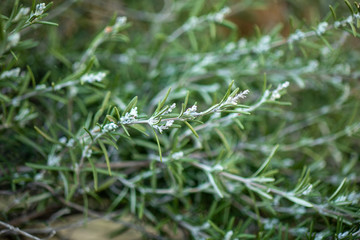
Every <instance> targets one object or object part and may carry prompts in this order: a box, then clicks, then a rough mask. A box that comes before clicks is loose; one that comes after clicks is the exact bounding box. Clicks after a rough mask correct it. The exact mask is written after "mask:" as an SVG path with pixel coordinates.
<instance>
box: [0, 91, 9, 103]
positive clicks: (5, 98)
mask: <svg viewBox="0 0 360 240" xmlns="http://www.w3.org/2000/svg"><path fill="white" fill-rule="evenodd" d="M0 101H2V102H10V98H9V97H7V96H5V95H4V94H1V93H0Z"/></svg>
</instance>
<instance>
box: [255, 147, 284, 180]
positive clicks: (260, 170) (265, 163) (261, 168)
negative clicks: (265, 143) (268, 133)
mask: <svg viewBox="0 0 360 240" xmlns="http://www.w3.org/2000/svg"><path fill="white" fill-rule="evenodd" d="M278 148H279V144H277V145H276V146H275V147H274V148H273V149H272V150H271V153H270V155H269V156H268V157H267V159H266V160H265V162H264V163H263V164H262V165H261V166H260V167H259V168H258V170H257V171H256V172H255V173H254V174H253V175H252V177H256V176H258V175H260V174H261V173H262V172H264V171H265V170H266V168H267V167H268V166H269V164H270V161H271V159H272V157H273V156H274V154H275V152H276V150H277V149H278Z"/></svg>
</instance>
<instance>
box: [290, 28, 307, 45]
mask: <svg viewBox="0 0 360 240" xmlns="http://www.w3.org/2000/svg"><path fill="white" fill-rule="evenodd" d="M304 38H305V33H303V32H302V31H300V30H299V29H297V30H296V31H295V33H293V34H291V35H290V36H289V39H288V41H289V43H293V42H295V41H299V40H301V39H304Z"/></svg>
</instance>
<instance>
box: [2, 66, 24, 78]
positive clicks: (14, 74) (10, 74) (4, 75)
mask: <svg viewBox="0 0 360 240" xmlns="http://www.w3.org/2000/svg"><path fill="white" fill-rule="evenodd" d="M19 75H20V68H14V69H11V70H9V71H5V72H3V73H2V74H1V75H0V79H3V78H12V77H18V76H19Z"/></svg>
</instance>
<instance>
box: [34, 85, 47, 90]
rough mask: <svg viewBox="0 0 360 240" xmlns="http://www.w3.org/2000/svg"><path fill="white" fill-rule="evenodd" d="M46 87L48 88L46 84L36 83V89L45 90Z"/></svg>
mask: <svg viewBox="0 0 360 240" xmlns="http://www.w3.org/2000/svg"><path fill="white" fill-rule="evenodd" d="M45 88H46V85H45V84H39V85H36V87H35V90H43V89H45Z"/></svg>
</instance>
